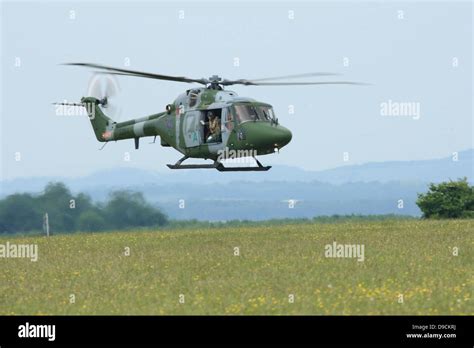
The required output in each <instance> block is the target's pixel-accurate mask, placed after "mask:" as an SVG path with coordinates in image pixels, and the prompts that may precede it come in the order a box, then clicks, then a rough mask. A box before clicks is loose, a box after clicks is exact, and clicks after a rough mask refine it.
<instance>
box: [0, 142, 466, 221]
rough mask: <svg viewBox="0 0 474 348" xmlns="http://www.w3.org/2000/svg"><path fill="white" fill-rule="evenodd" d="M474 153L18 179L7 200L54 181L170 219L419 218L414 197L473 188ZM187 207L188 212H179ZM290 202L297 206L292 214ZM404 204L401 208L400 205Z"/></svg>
mask: <svg viewBox="0 0 474 348" xmlns="http://www.w3.org/2000/svg"><path fill="white" fill-rule="evenodd" d="M473 156H474V150H473V149H471V150H467V151H462V152H459V156H458V161H453V160H452V158H450V157H449V158H442V159H435V160H424V161H393V162H381V163H366V164H362V165H347V166H343V167H338V168H334V169H329V170H324V171H319V172H315V171H306V170H302V169H300V168H294V167H289V166H275V167H274V168H272V169H271V170H270V171H269V172H265V173H261V172H256V173H220V172H217V171H213V170H205V171H204V170H202V171H200V170H196V171H185V170H183V171H171V170H170V171H169V172H154V171H148V170H142V169H135V168H115V169H109V170H102V171H98V172H96V173H93V174H91V175H88V176H85V177H81V178H57V177H44V178H20V179H14V180H9V181H4V182H2V196H5V195H8V194H11V193H14V192H39V191H41V190H42V189H43V188H44V186H45V185H46V183H48V182H50V181H62V182H64V183H65V184H66V185H68V187H70V188H71V190H72V191H75V192H78V191H81V192H86V193H88V194H89V195H90V196H91V197H92V198H93V199H95V200H103V199H105V198H106V197H107V195H108V194H109V192H110V191H111V190H114V189H123V188H128V189H132V190H137V191H142V192H143V193H144V195H145V197H146V198H147V199H148V200H150V201H152V202H154V203H155V204H157V205H158V206H160V207H162V209H163V210H164V211H165V212H166V213H167V214H168V215H169V216H170V217H172V218H183V219H184V218H185V219H191V218H195V219H201V220H213V221H216V220H230V219H250V220H262V219H269V218H286V217H288V218H291V217H313V216H317V215H332V214H391V213H393V214H407V215H419V214H420V211H419V209H418V207H417V206H416V204H415V201H416V197H417V193H420V192H425V191H426V189H427V184H428V183H429V182H440V181H445V180H449V179H453V180H455V179H457V178H461V177H465V176H466V177H468V179H469V180H470V181H471V182H472V180H473ZM181 199H184V200H185V208H184V209H181V208H180V207H179V205H178V203H179V200H181ZM290 200H295V201H296V204H295V205H294V207H293V208H290V207H289V202H288V201H290ZM400 200H403V208H400V203H399V201H400Z"/></svg>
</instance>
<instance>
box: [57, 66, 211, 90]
mask: <svg viewBox="0 0 474 348" xmlns="http://www.w3.org/2000/svg"><path fill="white" fill-rule="evenodd" d="M63 65H73V66H82V67H88V68H95V69H101V70H105V71H108V72H110V73H112V74H115V75H128V76H136V77H144V78H149V79H155V80H166V81H177V82H188V83H189V82H196V83H200V84H203V85H206V84H207V83H208V82H209V81H207V80H206V79H191V78H187V77H184V76H171V75H161V74H152V73H147V72H142V71H135V70H128V69H119V68H114V67H110V66H106V65H100V64H91V63H64V64H63Z"/></svg>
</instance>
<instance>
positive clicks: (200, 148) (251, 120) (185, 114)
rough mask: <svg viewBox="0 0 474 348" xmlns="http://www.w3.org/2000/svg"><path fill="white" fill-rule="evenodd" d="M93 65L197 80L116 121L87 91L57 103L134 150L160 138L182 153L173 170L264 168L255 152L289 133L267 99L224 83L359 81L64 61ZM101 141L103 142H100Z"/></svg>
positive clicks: (100, 135)
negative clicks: (233, 76)
mask: <svg viewBox="0 0 474 348" xmlns="http://www.w3.org/2000/svg"><path fill="white" fill-rule="evenodd" d="M65 65H73V66H82V67H89V68H93V69H96V70H97V72H98V73H100V74H112V75H121V76H123V75H125V76H135V77H143V78H151V79H158V80H166V81H178V82H187V83H196V84H200V85H203V86H204V87H194V88H191V89H188V90H187V91H186V92H185V93H183V94H181V95H179V96H178V97H177V98H176V100H175V101H174V102H173V103H171V104H168V105H166V108H165V111H163V112H160V113H157V114H154V115H150V116H147V117H143V118H138V119H134V120H130V121H125V122H115V121H114V120H112V119H111V118H109V117H108V116H106V115H105V114H104V112H103V111H102V108H105V107H107V105H108V98H109V96H108V95H107V93H105V96H103V97H100V96H97V95H96V96H87V97H83V98H82V99H81V102H80V103H55V104H57V105H74V106H82V107H85V108H86V110H87V113H88V115H89V118H90V121H91V123H92V127H93V129H94V133H95V136H96V138H97V140H98V141H100V142H105V143H107V142H110V141H117V140H123V139H134V140H135V149H138V147H139V140H140V138H142V137H148V136H154V137H155V140H156V136H159V137H160V142H161V145H162V146H171V147H173V148H174V149H176V150H178V151H179V152H181V153H182V154H183V157H182V158H181V159H180V160H178V161H177V162H176V163H175V164H173V165H171V164H168V167H169V168H171V169H196V168H215V169H217V170H219V171H266V170H268V169H270V168H271V166H263V165H262V164H261V163H260V161H258V160H257V159H256V158H255V156H257V155H258V156H261V155H267V154H271V153H274V152H276V151H279V150H280V149H281V148H282V147H284V146H285V145H287V144H288V143H289V142H290V140H291V137H292V134H291V132H290V131H289V130H288V129H287V128H285V127H283V126H281V125H280V124H279V122H278V118H276V116H275V114H274V111H273V108H272V106H271V105H270V104H268V103H264V102H260V101H256V100H254V99H251V98H243V97H239V96H238V95H237V93H235V92H233V91H229V90H224V87H225V86H230V85H244V86H291V85H325V84H351V85H359V84H361V83H357V82H345V81H340V82H281V81H280V82H275V81H276V80H283V79H293V78H301V77H308V76H328V75H335V74H332V73H309V74H299V75H289V76H280V77H271V78H262V79H253V80H244V79H240V80H226V79H222V78H220V77H219V76H216V75H214V76H211V77H210V78H208V79H205V78H201V79H192V78H187V77H180V76H169V75H161V74H151V73H146V72H140V71H134V70H127V69H119V68H113V67H109V66H104V65H99V64H89V63H66V64H65ZM104 146H105V144H104ZM242 157H253V158H254V159H255V161H256V164H257V166H246V167H225V166H224V165H223V163H222V162H221V161H222V160H225V159H235V158H242ZM188 158H201V159H205V160H207V159H211V160H213V161H214V163H212V164H182V162H183V161H185V160H186V159H188Z"/></svg>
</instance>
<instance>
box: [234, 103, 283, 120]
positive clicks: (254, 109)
mask: <svg viewBox="0 0 474 348" xmlns="http://www.w3.org/2000/svg"><path fill="white" fill-rule="evenodd" d="M234 108H235V112H236V115H237V120H238V121H239V123H242V122H246V121H265V122H271V121H272V120H274V119H275V116H274V114H273V109H272V108H271V107H270V106H264V105H258V106H253V105H246V104H236V105H234Z"/></svg>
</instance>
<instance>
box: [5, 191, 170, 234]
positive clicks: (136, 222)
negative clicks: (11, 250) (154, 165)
mask: <svg viewBox="0 0 474 348" xmlns="http://www.w3.org/2000/svg"><path fill="white" fill-rule="evenodd" d="M45 213H47V214H48V220H49V225H50V231H51V232H52V233H56V232H74V231H94V232H99V231H106V230H123V229H129V228H136V227H159V226H163V225H166V224H167V223H168V218H167V216H166V215H165V214H164V213H163V212H161V211H160V210H159V209H158V208H156V207H154V206H153V205H151V204H150V203H148V202H146V200H145V199H144V198H143V195H142V193H140V192H131V191H127V190H119V191H114V192H112V193H111V194H110V195H109V199H108V201H107V202H104V203H101V202H97V203H94V202H93V201H92V200H91V198H90V197H89V196H88V195H86V194H84V193H79V194H77V195H73V194H72V193H71V191H70V190H69V189H68V188H67V187H66V186H65V185H64V184H63V183H60V182H53V183H49V184H48V185H47V186H46V187H45V189H44V191H43V192H42V193H40V194H37V195H33V194H30V193H17V194H12V195H9V196H7V197H5V198H4V199H2V200H0V233H19V232H33V231H41V230H42V229H43V218H44V215H45Z"/></svg>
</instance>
